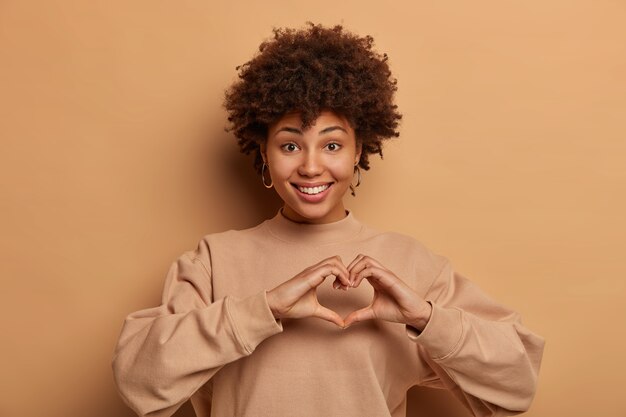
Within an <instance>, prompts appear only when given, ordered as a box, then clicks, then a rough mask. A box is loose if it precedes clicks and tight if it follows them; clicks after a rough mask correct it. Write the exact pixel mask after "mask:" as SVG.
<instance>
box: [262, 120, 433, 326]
mask: <svg viewBox="0 0 626 417" xmlns="http://www.w3.org/2000/svg"><path fill="white" fill-rule="evenodd" d="M261 155H262V156H263V160H264V161H265V163H266V164H267V165H268V168H269V173H270V176H271V179H272V182H273V184H274V188H275V189H276V192H277V193H278V195H279V196H280V197H281V199H282V200H283V201H284V203H285V205H284V206H283V214H284V215H285V216H286V217H287V218H289V219H291V220H293V221H295V222H299V223H329V222H334V221H338V220H341V219H342V218H344V217H345V216H346V213H345V207H344V205H343V196H344V195H345V193H346V191H347V190H348V188H349V186H350V183H351V181H352V179H353V175H354V166H355V164H356V163H357V162H358V161H359V159H360V156H361V145H360V143H359V142H358V141H357V139H356V136H355V133H354V129H353V127H352V126H350V124H349V122H348V121H347V119H345V118H344V117H342V116H341V115H338V114H336V113H333V112H332V111H329V110H325V111H322V112H321V113H320V115H319V117H318V118H317V119H316V120H315V122H314V123H313V124H312V125H311V126H310V127H309V128H308V129H306V130H303V129H302V122H301V119H300V115H299V114H298V113H297V112H291V113H287V114H285V115H284V116H283V117H282V118H281V119H280V120H278V121H277V122H275V123H273V124H272V125H270V126H269V129H268V136H267V141H266V143H263V144H261ZM317 182H324V183H326V182H333V184H332V186H331V187H330V189H329V190H328V193H327V195H326V197H325V198H324V200H323V201H320V202H315V203H312V202H307V201H304V200H302V199H301V198H300V197H299V196H298V190H296V189H295V188H294V187H293V185H292V183H317ZM329 276H334V277H335V281H334V282H333V287H334V288H335V289H342V290H344V291H347V290H348V289H349V288H357V287H358V286H359V285H360V284H361V282H362V281H363V280H364V279H365V280H367V281H368V282H369V284H370V285H371V286H372V287H373V288H374V297H373V299H372V302H371V304H370V305H369V306H367V307H365V308H362V309H360V310H356V311H353V312H351V313H350V314H348V315H347V316H346V317H345V318H342V317H340V316H339V315H338V314H337V313H336V312H334V311H333V310H330V309H328V308H326V307H324V306H322V305H321V304H320V303H319V301H318V299H317V293H316V290H317V287H318V286H319V285H320V284H321V283H322V282H324V280H325V279H326V278H327V277H329ZM267 301H268V303H269V306H270V309H271V311H272V313H273V314H274V317H276V318H305V317H318V318H321V319H324V320H328V321H330V322H332V323H335V324H336V325H338V326H339V327H342V328H347V327H348V326H350V325H352V324H354V323H356V322H359V321H364V320H370V319H380V320H386V321H391V322H396V323H404V324H408V325H410V326H412V327H414V328H416V329H417V330H420V331H421V330H423V329H424V327H425V326H426V324H427V323H428V321H429V320H430V316H431V312H432V306H431V305H430V303H428V302H426V301H425V300H424V299H423V298H422V297H420V296H419V295H418V294H417V293H416V292H415V291H413V289H412V288H410V287H409V286H408V285H406V284H405V282H404V281H403V280H401V279H400V278H399V277H398V276H397V275H395V274H394V273H393V272H392V271H390V270H389V269H387V268H385V267H384V266H383V265H382V264H381V263H380V262H378V261H377V260H376V259H374V258H372V257H370V256H367V255H364V254H358V255H357V256H356V257H355V258H354V259H353V260H352V262H350V263H349V264H348V266H346V265H345V264H344V263H343V261H342V260H341V258H340V257H339V256H333V257H329V258H326V259H323V260H321V261H320V262H318V263H316V264H314V265H311V266H309V267H307V268H305V269H304V270H303V271H301V272H300V273H299V274H297V275H296V276H294V277H293V278H291V279H289V280H288V281H285V282H283V283H282V284H280V285H278V286H277V287H275V288H273V289H272V290H270V291H268V292H267Z"/></svg>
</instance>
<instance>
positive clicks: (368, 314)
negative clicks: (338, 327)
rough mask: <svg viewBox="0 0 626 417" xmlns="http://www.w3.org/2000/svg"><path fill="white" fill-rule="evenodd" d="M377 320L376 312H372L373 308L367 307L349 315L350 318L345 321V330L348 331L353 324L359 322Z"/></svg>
mask: <svg viewBox="0 0 626 417" xmlns="http://www.w3.org/2000/svg"><path fill="white" fill-rule="evenodd" d="M375 318H376V315H375V314H374V310H372V306H367V307H364V308H362V309H360V310H356V311H353V312H352V313H350V314H348V316H347V317H346V318H345V319H344V320H343V323H344V326H345V327H344V328H346V329H347V328H348V327H350V325H351V324H353V323H357V322H359V321H365V320H371V319H375Z"/></svg>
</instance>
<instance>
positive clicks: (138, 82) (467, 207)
mask: <svg viewBox="0 0 626 417" xmlns="http://www.w3.org/2000/svg"><path fill="white" fill-rule="evenodd" d="M434 3H435V2H427V1H418V2H415V1H400V2H399V1H395V2H393V3H391V4H389V5H384V4H383V2H371V3H370V4H368V3H363V2H362V1H356V0H353V1H345V2H338V1H336V0H333V1H326V0H323V1H317V2H314V3H301V2H299V3H298V2H295V3H294V2H287V1H281V0H266V1H264V2H253V1H247V2H238V1H232V0H230V1H223V2H200V1H176V2H165V1H134V2H126V1H119V2H111V1H89V2H77V1H61V0H57V1H52V0H50V1H39V2H24V1H17V0H11V1H9V0H3V1H1V2H0V97H1V102H0V106H1V108H0V118H1V122H0V137H1V148H0V155H1V157H0V158H1V159H0V192H1V200H0V208H1V216H0V228H1V230H2V233H1V236H2V238H1V240H0V244H1V245H2V246H1V247H0V253H1V256H2V259H1V262H0V268H1V269H0V277H1V279H2V285H1V291H0V294H1V303H0V329H2V344H1V348H0V349H1V355H0V369H1V371H0V373H1V374H2V378H0V381H1V382H0V393H1V395H0V415H2V416H7V417H13V416H22V417H31V416H33V417H34V416H44V415H45V416H54V417H56V416H59V417H60V416H81V417H82V416H89V417H92V416H98V417H99V416H102V417H105V416H106V417H109V416H120V417H125V416H128V417H130V416H132V415H133V414H132V412H131V411H130V410H128V409H127V408H126V407H125V406H124V405H123V403H122V402H121V400H120V399H119V397H118V396H117V393H116V391H115V388H114V385H113V382H112V373H111V369H110V360H111V355H112V351H113V348H114V345H115V342H116V340H117V336H118V334H119V331H120V329H121V325H122V321H123V318H124V317H125V315H126V314H128V313H129V312H131V311H136V310H139V309H142V308H147V307H151V306H155V305H157V304H158V302H159V299H160V292H161V288H162V284H163V279H164V276H165V273H166V272H167V268H168V267H169V265H170V263H171V262H172V261H173V260H174V259H175V258H176V257H177V256H178V255H179V254H180V253H181V252H182V251H184V250H188V249H191V248H193V247H195V244H196V242H197V241H198V240H199V239H200V238H201V236H202V235H204V234H206V233H210V232H216V231H222V230H226V229H230V228H245V227H250V226H252V225H255V224H257V223H258V222H260V221H262V220H263V219H264V218H267V217H270V216H271V215H273V214H274V213H275V210H276V208H277V207H278V203H279V201H278V200H277V199H276V197H275V195H274V191H273V190H270V191H266V190H265V188H264V187H263V186H262V185H261V182H260V179H259V177H257V176H256V175H255V174H254V172H253V170H252V164H251V159H249V158H246V157H244V156H243V155H240V154H239V152H238V149H237V147H236V145H235V141H234V139H233V137H231V136H229V135H228V134H226V133H224V131H223V127H224V126H225V113H224V111H223V110H222V108H221V107H220V105H221V99H222V93H223V90H224V88H225V87H226V86H227V85H228V84H230V83H231V82H232V81H233V80H234V79H235V77H236V71H235V66H237V65H239V64H242V63H243V62H245V61H246V60H248V59H249V58H250V57H251V56H252V54H253V53H254V52H255V51H256V48H257V46H258V44H259V43H260V42H261V41H262V40H263V39H264V38H267V37H269V36H270V35H271V28H272V26H284V25H288V26H301V25H303V24H304V22H305V21H307V20H312V21H314V22H321V23H324V24H335V23H343V24H345V25H346V27H348V28H349V29H350V30H353V31H355V32H357V33H360V34H370V35H372V36H373V37H374V38H375V40H376V47H377V49H378V50H379V51H381V52H387V53H388V54H389V56H390V61H389V62H390V64H391V67H392V70H393V71H394V74H395V76H396V77H397V78H398V86H399V92H398V97H397V102H398V105H399V106H400V110H401V111H402V112H403V114H404V120H403V123H402V126H401V138H400V139H399V140H397V141H395V142H393V143H389V144H388V145H387V147H386V148H385V154H384V159H383V160H380V158H378V157H376V156H373V157H372V170H371V171H369V172H366V173H365V172H364V175H363V181H362V185H361V186H360V187H359V188H358V189H357V191H358V192H357V197H356V198H353V197H351V196H350V195H347V196H346V199H345V202H346V206H348V207H350V208H352V209H353V210H354V211H355V213H356V215H357V216H358V217H359V218H360V219H361V220H363V221H364V222H366V223H369V224H371V225H372V226H377V227H381V228H384V229H388V230H397V231H401V232H404V233H408V234H411V235H413V236H415V237H416V238H418V239H419V240H421V241H422V242H424V243H425V244H426V245H427V246H429V247H430V248H432V249H433V250H435V251H436V252H439V253H442V254H445V255H446V256H448V257H449V258H450V259H452V261H453V263H454V264H455V266H456V268H457V269H458V270H459V271H461V272H462V273H464V274H465V275H466V276H468V277H470V278H471V279H473V280H474V281H476V282H477V283H479V285H481V286H482V287H483V288H484V289H485V290H486V291H487V292H488V293H490V294H491V295H492V296H494V297H495V298H497V299H498V300H501V301H502V302H504V303H506V304H508V305H510V306H511V307H513V308H515V309H517V310H519V311H521V312H522V315H523V318H524V323H525V324H526V325H527V326H528V327H530V328H531V329H533V330H535V331H536V332H537V333H539V334H541V335H542V336H544V337H545V338H546V339H547V345H546V351H545V356H544V362H543V366H542V369H541V375H540V382H539V389H538V392H537V396H536V399H535V402H534V403H533V406H532V408H531V411H530V412H529V413H528V414H527V415H529V416H533V417H553V416H568V417H577V416H581V417H582V416H585V417H587V416H590V415H596V416H603V417H623V416H624V415H626V406H625V405H624V401H623V398H622V397H623V389H624V385H623V375H624V374H625V373H626V361H625V360H624V359H623V358H622V357H621V355H622V352H624V351H626V343H625V339H624V324H623V323H624V320H623V319H624V317H625V316H626V314H625V313H626V307H625V304H626V303H625V302H624V295H625V292H626V291H625V284H624V274H625V272H626V266H625V264H624V261H623V259H624V249H626V248H625V243H624V237H625V236H626V233H625V232H626V230H625V229H626V228H625V221H624V212H626V207H625V206H626V199H625V197H624V190H625V189H626V188H625V185H626V168H625V164H624V156H625V152H626V141H625V138H626V127H625V123H624V119H625V115H626V82H625V81H626V79H625V76H624V74H626V42H625V40H626V29H624V28H625V26H624V21H626V5H625V3H624V2H621V1H609V0H595V1H572V0H567V1H564V0H560V1H501V0H497V1H495V0H494V1H481V2H448V1H438V2H436V4H434ZM446 395H447V394H446V393H445V392H444V393H441V392H435V391H413V390H412V391H411V396H410V398H411V400H410V401H411V408H412V410H411V411H410V413H409V415H411V416H435V415H442V416H446V417H448V416H452V415H457V414H458V415H462V414H461V413H456V414H455V413H454V412H451V411H450V412H446V411H442V410H444V409H445V408H446V407H451V404H450V403H449V402H447V401H441V400H445V399H446V398H447V397H446ZM433 399H437V401H433ZM428 404H430V405H428ZM428 409H431V411H426V410H428ZM433 409H434V410H433ZM420 410H421V411H420ZM176 415H177V416H190V415H191V413H190V408H189V407H188V406H185V407H183V408H182V409H181V410H180V411H179V412H178V413H177V414H176Z"/></svg>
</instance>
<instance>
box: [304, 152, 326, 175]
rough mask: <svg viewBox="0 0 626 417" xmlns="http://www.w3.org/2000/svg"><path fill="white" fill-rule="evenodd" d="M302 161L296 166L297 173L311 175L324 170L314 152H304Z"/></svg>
mask: <svg viewBox="0 0 626 417" xmlns="http://www.w3.org/2000/svg"><path fill="white" fill-rule="evenodd" d="M303 158H304V159H303V161H302V163H301V164H300V166H299V167H298V173H299V174H300V175H303V176H307V177H313V176H316V175H319V174H321V173H322V172H323V171H324V164H323V161H322V160H321V158H320V156H319V155H318V154H317V153H316V152H307V153H305V154H304V157H303Z"/></svg>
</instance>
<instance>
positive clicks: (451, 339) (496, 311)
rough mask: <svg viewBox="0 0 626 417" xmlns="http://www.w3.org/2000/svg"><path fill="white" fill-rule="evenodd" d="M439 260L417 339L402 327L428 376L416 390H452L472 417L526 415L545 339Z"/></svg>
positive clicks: (534, 387)
mask: <svg viewBox="0 0 626 417" xmlns="http://www.w3.org/2000/svg"><path fill="white" fill-rule="evenodd" d="M440 259H442V260H443V267H442V269H441V272H440V273H439V274H438V276H437V277H436V278H435V280H434V281H433V283H432V285H431V286H430V288H429V290H428V291H427V293H426V296H425V299H426V300H427V301H429V302H430V303H431V305H432V307H433V309H432V315H431V318H430V320H429V322H428V324H427V325H426V327H425V328H424V329H423V331H422V332H421V333H420V332H418V331H417V330H416V329H414V328H412V327H411V326H406V330H407V334H408V336H409V338H410V339H411V340H413V341H414V342H416V344H417V350H418V354H419V355H420V357H421V359H422V360H424V361H425V362H426V363H427V364H428V365H429V367H430V370H431V372H430V374H427V375H424V376H423V378H422V381H421V383H420V384H421V385H424V386H431V387H437V388H447V389H449V390H451V391H452V393H453V394H454V395H455V396H456V397H457V398H458V399H459V400H460V401H461V402H463V403H464V405H465V406H466V407H467V408H468V409H469V410H470V411H471V412H472V413H473V414H474V415H475V416H480V417H484V416H505V415H515V414H519V413H522V412H524V411H526V410H528V408H529V407H530V404H531V402H532V400H533V398H534V395H535V390H536V384H537V375H538V372H539V367H540V365H541V358H542V354H543V348H544V344H545V341H544V339H543V338H542V337H541V336H538V335H537V334H534V333H532V332H531V331H530V330H528V329H527V328H525V327H524V326H523V325H522V323H521V319H520V316H519V314H518V313H516V312H515V311H513V310H510V309H509V308H507V307H505V306H503V305H501V304H499V303H497V302H495V301H494V300H492V299H491V298H490V297H488V296H487V295H486V294H485V293H484V292H483V291H482V290H480V288H478V286H476V285H475V284H473V283H472V282H471V281H470V280H468V279H467V278H465V277H463V276H462V275H461V274H459V273H458V272H455V271H454V270H453V267H452V264H451V263H450V261H449V260H448V259H447V258H445V257H441V258H440Z"/></svg>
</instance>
